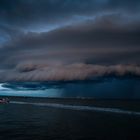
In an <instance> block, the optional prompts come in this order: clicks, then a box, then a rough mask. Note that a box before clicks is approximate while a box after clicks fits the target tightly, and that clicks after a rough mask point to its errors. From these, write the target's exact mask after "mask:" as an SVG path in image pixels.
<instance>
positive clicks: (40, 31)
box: [0, 0, 140, 81]
mask: <svg viewBox="0 0 140 140" xmlns="http://www.w3.org/2000/svg"><path fill="white" fill-rule="evenodd" d="M0 60H1V64H0V81H49V80H52V81H53V80H54V81H56V80H57V81H59V80H85V79H92V78H93V77H97V76H106V75H118V76H124V75H127V74H131V75H135V76H140V1H139V0H123V1H122V0H12V1H10V0H1V1H0Z"/></svg>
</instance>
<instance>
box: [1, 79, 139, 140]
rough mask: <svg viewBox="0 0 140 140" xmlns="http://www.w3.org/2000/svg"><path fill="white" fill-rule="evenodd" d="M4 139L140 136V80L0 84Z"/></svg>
mask: <svg viewBox="0 0 140 140" xmlns="http://www.w3.org/2000/svg"><path fill="white" fill-rule="evenodd" d="M0 96H1V97H0V98H4V97H8V98H9V99H10V103H9V104H0V140H32V139H33V140H139V139H140V80H139V79H136V78H125V79H120V78H117V79H116V78H113V79H112V78H110V79H106V78H105V79H98V80H95V81H87V82H85V81H83V82H79V81H77V82H20V83H17V82H12V83H1V84H0Z"/></svg>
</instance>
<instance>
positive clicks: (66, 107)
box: [10, 101, 140, 116]
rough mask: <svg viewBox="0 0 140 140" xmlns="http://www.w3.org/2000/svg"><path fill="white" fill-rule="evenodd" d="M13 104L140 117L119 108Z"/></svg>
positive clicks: (14, 102)
mask: <svg viewBox="0 0 140 140" xmlns="http://www.w3.org/2000/svg"><path fill="white" fill-rule="evenodd" d="M10 103H12V104H27V105H36V106H46V107H53V108H61V109H70V110H81V111H93V112H95V111H96V112H110V113H117V114H126V115H137V116H140V112H136V111H129V110H122V109H118V108H104V107H95V106H82V105H66V104H58V103H29V102H20V101H11V102H10Z"/></svg>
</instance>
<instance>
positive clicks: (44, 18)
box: [0, 0, 140, 28]
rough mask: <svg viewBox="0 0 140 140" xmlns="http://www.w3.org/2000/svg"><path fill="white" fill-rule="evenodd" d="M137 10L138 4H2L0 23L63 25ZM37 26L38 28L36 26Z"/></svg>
mask: <svg viewBox="0 0 140 140" xmlns="http://www.w3.org/2000/svg"><path fill="white" fill-rule="evenodd" d="M139 9H140V1H138V0H133V1H132V0H123V1H122V0H117V1H114V0H88V1H85V0H40V1H38V0H12V1H9V0H1V1H0V17H1V23H4V24H5V23H6V24H9V25H12V26H14V27H15V26H18V27H22V28H23V26H28V27H32V26H34V25H37V24H39V23H40V24H43V23H44V24H49V23H54V22H57V23H59V22H60V21H63V22H64V21H65V19H69V18H71V17H73V16H78V15H86V16H92V15H96V13H104V12H106V11H108V12H113V11H121V10H122V11H124V12H129V14H130V13H136V12H137V11H139ZM38 26H39V25H38Z"/></svg>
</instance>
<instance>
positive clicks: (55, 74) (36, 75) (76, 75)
mask: <svg viewBox="0 0 140 140" xmlns="http://www.w3.org/2000/svg"><path fill="white" fill-rule="evenodd" d="M128 75H129V76H130V75H131V76H137V77H139V76H140V66H136V65H111V66H103V65H91V64H82V63H79V64H68V65H64V64H57V65H54V64H53V65H50V64H48V65H43V64H42V65H40V64H38V65H37V64H31V63H27V64H25V63H24V64H23V65H18V66H17V67H16V69H13V70H7V71H1V73H0V81H3V79H4V81H73V80H94V78H97V77H103V76H119V77H120V76H128Z"/></svg>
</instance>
